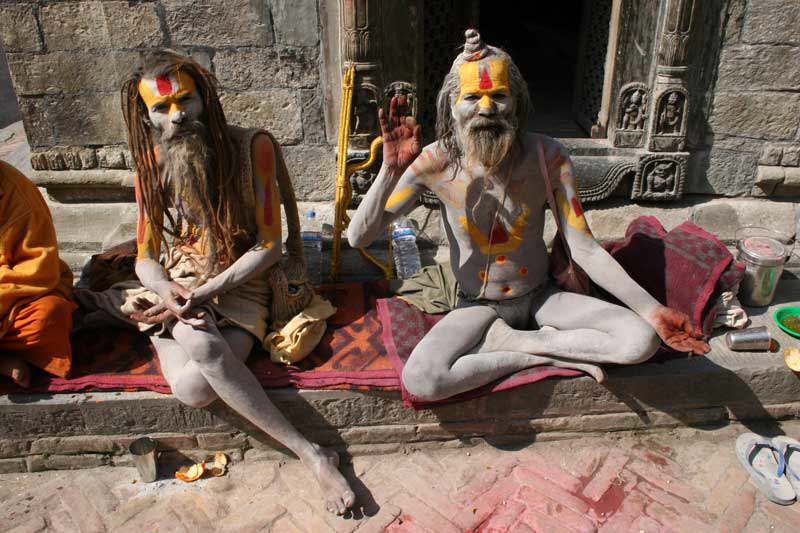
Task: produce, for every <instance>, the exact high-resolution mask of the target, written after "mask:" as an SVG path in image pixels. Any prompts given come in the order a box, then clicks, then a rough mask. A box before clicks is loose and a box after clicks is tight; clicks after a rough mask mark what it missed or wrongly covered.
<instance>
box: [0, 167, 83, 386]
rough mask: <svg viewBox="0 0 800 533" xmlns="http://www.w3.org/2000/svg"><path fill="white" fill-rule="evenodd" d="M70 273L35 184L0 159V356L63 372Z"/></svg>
mask: <svg viewBox="0 0 800 533" xmlns="http://www.w3.org/2000/svg"><path fill="white" fill-rule="evenodd" d="M71 293H72V272H70V270H69V267H67V265H66V264H65V263H64V262H63V261H61V260H60V259H59V258H58V247H57V242H56V232H55V228H54V227H53V219H52V217H51V216H50V210H49V209H48V208H47V204H46V203H45V201H44V198H42V195H41V193H40V192H39V190H38V189H37V188H36V186H35V185H34V184H33V183H31V182H30V181H29V180H28V179H27V178H26V177H25V176H23V175H22V174H21V173H20V172H19V171H18V170H17V169H15V168H14V167H12V166H11V165H9V164H7V163H4V162H3V161H0V354H13V355H17V356H19V357H21V358H23V359H25V360H26V361H28V362H30V363H31V364H33V365H35V366H37V367H39V368H42V369H44V370H47V371H48V372H52V373H54V374H56V375H59V376H66V375H67V373H68V372H69V369H70V366H71V361H72V354H71V350H70V344H69V329H70V327H71V325H72V321H71V312H72V310H73V309H74V304H72V303H71V302H70V300H69V298H70V296H71Z"/></svg>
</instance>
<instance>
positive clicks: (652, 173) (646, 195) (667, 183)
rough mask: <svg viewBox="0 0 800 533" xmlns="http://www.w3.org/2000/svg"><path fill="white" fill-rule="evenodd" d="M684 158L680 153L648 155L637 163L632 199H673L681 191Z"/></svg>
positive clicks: (684, 174)
mask: <svg viewBox="0 0 800 533" xmlns="http://www.w3.org/2000/svg"><path fill="white" fill-rule="evenodd" d="M685 176H686V158H685V157H684V156H680V155H672V154H671V155H661V154H659V155H650V156H645V157H643V158H642V159H641V161H640V163H639V169H638V170H637V172H636V178H635V180H634V184H633V191H632V194H631V198H632V199H643V200H674V199H677V198H680V197H681V195H682V193H683V181H684V177H685Z"/></svg>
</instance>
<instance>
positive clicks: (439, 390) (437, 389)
mask: <svg viewBox="0 0 800 533" xmlns="http://www.w3.org/2000/svg"><path fill="white" fill-rule="evenodd" d="M412 355H413V354H412ZM400 379H401V381H402V382H403V387H405V389H406V391H408V393H409V394H411V395H413V396H415V397H416V398H418V399H420V400H423V401H429V402H432V401H436V400H441V399H443V398H445V397H446V396H447V395H446V394H445V393H444V391H443V384H444V382H445V379H444V375H443V373H441V372H437V371H436V370H435V369H433V368H431V367H430V366H429V365H425V364H414V363H413V362H412V359H411V358H409V361H408V363H406V366H405V367H404V368H403V373H402V375H401V376H400Z"/></svg>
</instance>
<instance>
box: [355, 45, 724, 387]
mask: <svg viewBox="0 0 800 533" xmlns="http://www.w3.org/2000/svg"><path fill="white" fill-rule="evenodd" d="M399 104H401V102H399V101H395V102H392V105H391V106H390V113H389V117H383V116H382V117H381V129H382V130H383V137H384V148H383V150H384V158H383V166H382V167H381V170H380V172H379V173H378V176H377V178H376V179H375V182H374V183H373V185H372V187H371V188H370V190H369V192H368V193H367V195H366V197H365V198H364V200H363V201H362V203H361V205H359V207H358V210H357V211H356V213H355V215H354V216H353V219H352V221H351V223H350V225H349V227H348V239H349V240H350V245H351V246H354V247H363V246H367V245H369V243H370V242H372V241H373V240H374V239H375V238H377V237H378V236H379V235H380V234H381V233H382V231H383V229H384V228H385V227H386V225H387V224H389V223H391V221H392V220H394V219H395V218H396V217H398V216H400V215H403V214H406V213H408V212H409V211H410V210H412V209H413V208H414V207H415V205H416V201H417V198H419V196H420V195H421V194H422V193H423V192H424V191H430V192H433V193H434V194H435V195H436V196H437V197H438V198H439V200H440V201H441V209H442V220H443V222H444V224H445V228H446V232H447V237H448V241H449V245H450V262H451V265H452V268H453V272H454V274H455V277H456V279H457V281H458V283H459V286H460V294H459V302H458V304H457V308H456V309H455V310H453V311H451V312H450V313H449V314H448V315H447V316H445V317H444V319H442V320H441V321H440V322H438V323H437V324H436V325H435V326H434V327H433V328H432V329H431V330H430V331H429V332H428V333H427V335H425V337H424V338H423V339H422V341H421V342H420V343H419V344H418V345H417V346H416V347H415V348H414V350H413V351H412V353H411V356H410V357H409V359H408V362H407V363H406V366H405V367H404V369H403V375H402V380H403V384H404V386H405V388H406V389H407V390H408V391H409V392H410V393H411V394H413V395H415V396H416V397H418V398H419V399H422V400H441V399H443V398H447V397H450V396H453V395H455V394H459V393H461V392H465V391H468V390H471V389H474V388H476V387H480V386H481V385H484V384H486V383H490V382H492V381H494V380H496V379H498V378H500V377H502V376H504V375H506V374H510V373H512V372H515V371H517V370H522V369H524V368H528V367H532V366H536V365H545V364H547V365H554V366H558V367H565V368H572V369H578V370H582V371H585V372H587V373H589V374H591V375H592V376H594V377H595V378H596V379H597V380H598V381H601V380H603V379H604V377H605V374H604V372H603V370H602V368H601V366H600V365H602V364H606V363H617V364H633V363H639V362H642V361H646V360H647V359H648V358H650V357H651V356H652V355H653V354H654V353H655V351H656V349H657V348H658V346H659V338H660V339H662V340H664V341H665V342H666V343H667V344H669V345H670V346H672V347H673V348H676V349H679V350H682V351H694V352H696V353H703V352H705V351H707V350H708V345H707V344H706V343H705V342H703V341H702V340H701V339H699V338H698V337H700V332H698V331H696V330H695V329H694V328H693V327H692V326H691V324H690V321H689V317H687V316H686V315H685V314H683V313H681V312H679V311H676V310H674V309H669V308H667V307H664V306H662V305H660V304H659V303H658V302H657V301H656V300H655V299H654V298H653V297H652V296H650V295H649V294H648V293H647V292H646V291H645V290H644V289H642V288H641V287H640V286H639V285H637V284H636V282H634V281H633V280H632V279H631V278H630V277H629V276H628V275H627V274H626V273H625V271H624V270H623V269H622V267H620V265H619V264H617V262H616V261H614V259H613V258H612V257H611V256H610V255H609V254H608V253H606V251H605V250H604V249H603V248H602V247H601V246H600V245H599V244H598V243H597V242H596V241H595V239H594V237H593V236H592V234H591V232H590V231H589V227H588V225H587V224H586V219H585V217H584V214H583V209H582V208H581V203H580V200H579V198H578V194H577V185H576V181H575V176H574V173H573V167H572V162H571V161H570V157H569V154H568V153H567V151H566V149H565V148H564V147H563V146H562V145H561V144H560V143H558V142H557V141H555V140H554V139H551V138H549V137H546V136H544V135H539V134H534V133H530V132H528V131H526V129H525V122H526V120H527V118H528V114H529V112H530V96H529V93H528V88H527V85H526V84H525V81H524V80H523V78H522V76H521V74H520V72H519V69H518V68H517V66H516V65H515V64H514V62H513V61H512V59H511V57H510V56H509V55H508V54H507V53H506V52H504V51H503V50H501V49H499V48H495V47H493V46H488V45H486V44H484V43H483V42H482V41H481V38H480V35H478V32H476V31H474V30H468V31H467V32H466V43H465V46H464V52H463V53H462V54H460V55H459V56H458V57H457V58H456V60H455V62H454V63H453V65H452V68H451V69H450V72H449V73H448V74H447V76H446V77H445V79H444V83H443V86H442V89H441V91H440V92H439V95H438V98H437V119H436V134H437V140H436V142H434V143H432V144H430V145H428V146H426V147H424V148H421V146H420V138H421V136H420V132H419V126H417V125H416V123H415V122H414V120H413V119H412V118H410V117H405V116H404V112H403V109H402V108H403V106H402V105H399ZM542 167H544V168H545V169H546V171H545V172H543V171H542V170H541V169H542ZM545 179H549V180H550V182H551V184H552V189H553V190H554V191H555V198H556V201H557V202H556V203H557V204H558V207H557V211H558V212H557V213H556V214H555V215H556V216H558V217H560V220H561V222H562V224H561V226H562V227H564V228H565V234H566V240H567V241H568V243H569V248H570V250H571V253H572V257H573V259H574V260H575V262H576V263H578V265H579V266H580V267H582V268H583V270H584V271H585V272H586V273H587V274H588V275H589V276H590V277H591V279H592V280H593V281H594V282H595V283H597V284H598V285H600V286H601V287H603V288H604V289H606V290H607V291H608V292H610V293H611V294H613V295H614V296H615V297H617V298H618V299H619V300H620V301H622V302H624V303H625V304H626V305H627V306H628V307H629V309H625V308H623V307H621V306H617V305H612V304H610V303H607V302H604V301H601V300H598V299H596V298H591V297H589V296H584V295H581V294H575V293H571V292H564V291H562V290H560V289H559V288H558V287H556V286H555V285H554V284H552V283H551V282H550V281H548V253H547V248H546V245H545V242H544V238H543V231H544V208H545V205H547V203H548V202H547V196H546V191H547V188H546V187H545V181H544V180H545ZM532 326H540V328H538V329H532ZM541 326H551V327H549V328H541ZM554 328H555V329H554Z"/></svg>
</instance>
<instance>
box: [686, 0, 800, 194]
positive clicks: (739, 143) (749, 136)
mask: <svg viewBox="0 0 800 533" xmlns="http://www.w3.org/2000/svg"><path fill="white" fill-rule="evenodd" d="M798 28H800V2H798V1H797V0H730V2H729V4H728V10H727V13H726V19H725V26H724V37H723V42H722V49H721V54H720V58H719V67H718V70H717V81H716V87H715V90H714V92H713V96H712V102H711V113H710V117H709V124H708V134H709V137H710V138H709V139H708V144H710V145H711V149H710V152H709V154H708V167H707V186H708V190H707V191H700V192H708V193H714V194H724V195H753V196H762V197H763V196H771V197H775V196H791V195H797V194H800V30H798Z"/></svg>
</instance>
